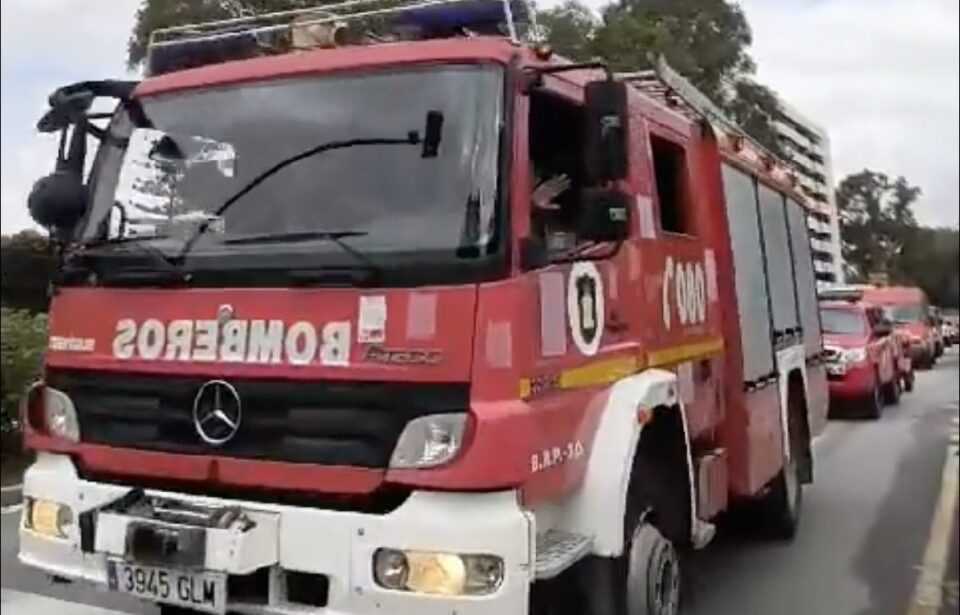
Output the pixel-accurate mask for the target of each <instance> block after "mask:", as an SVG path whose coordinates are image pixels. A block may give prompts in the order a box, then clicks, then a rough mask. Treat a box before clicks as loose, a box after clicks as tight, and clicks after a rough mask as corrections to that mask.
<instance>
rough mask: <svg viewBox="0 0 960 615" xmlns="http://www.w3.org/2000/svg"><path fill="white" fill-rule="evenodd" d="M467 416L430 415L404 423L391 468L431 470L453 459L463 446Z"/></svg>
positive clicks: (460, 414) (461, 413)
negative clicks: (405, 424) (404, 426)
mask: <svg viewBox="0 0 960 615" xmlns="http://www.w3.org/2000/svg"><path fill="white" fill-rule="evenodd" d="M466 424H467V414H466V413H464V412H459V413H456V414H431V415H428V416H421V417H419V418H416V419H413V420H412V421H410V422H409V423H407V426H406V428H404V430H403V433H402V434H400V439H399V440H398V441H397V446H396V447H395V448H394V449H393V455H392V456H391V458H390V467H392V468H430V467H433V466H438V465H442V464H444V463H447V462H448V461H450V460H451V459H453V457H454V455H456V454H457V451H459V450H460V445H461V444H462V442H463V431H464V428H465V427H466Z"/></svg>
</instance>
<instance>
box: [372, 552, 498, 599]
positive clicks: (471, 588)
mask: <svg viewBox="0 0 960 615" xmlns="http://www.w3.org/2000/svg"><path fill="white" fill-rule="evenodd" d="M503 570H504V569H503V559H501V558H499V557H496V556H494V555H465V554H457V553H439V552H434V551H405V550H398V549H377V551H376V553H374V556H373V578H374V580H375V581H376V583H377V585H379V586H380V587H383V588H385V589H392V590H395V591H406V592H415V593H420V594H433V595H444V596H482V595H485V594H491V593H493V592H495V591H496V590H497V589H498V588H499V587H500V585H501V584H502V583H503Z"/></svg>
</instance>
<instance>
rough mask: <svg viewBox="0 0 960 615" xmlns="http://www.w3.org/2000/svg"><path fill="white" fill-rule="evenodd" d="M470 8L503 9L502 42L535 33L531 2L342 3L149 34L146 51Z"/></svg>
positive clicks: (346, 0) (347, 0) (356, 0)
mask: <svg viewBox="0 0 960 615" xmlns="http://www.w3.org/2000/svg"><path fill="white" fill-rule="evenodd" d="M471 5H472V7H473V8H474V9H477V8H478V7H480V6H481V5H484V7H485V8H486V9H487V10H488V13H487V17H488V18H489V16H490V15H489V9H490V8H491V7H495V6H496V5H499V6H500V7H502V13H501V14H500V15H498V17H500V18H501V19H502V21H503V26H504V29H505V31H506V32H505V34H506V36H508V37H509V38H510V39H511V40H513V41H515V42H520V40H521V37H520V35H519V34H518V32H519V31H520V30H519V29H518V25H520V23H521V22H524V23H526V24H527V25H528V26H529V27H528V28H527V29H526V35H527V36H531V37H532V36H534V34H533V33H535V32H539V29H538V27H537V24H536V16H535V13H534V10H533V6H532V4H531V2H530V0H412V1H411V0H342V1H341V2H334V3H331V4H317V5H316V6H314V7H306V8H299V9H291V10H286V11H276V12H272V13H262V14H255V15H238V16H236V17H232V18H229V19H220V20H216V21H209V22H203V23H195V24H186V25H181V26H172V27H169V28H158V29H157V30H154V31H153V32H151V33H150V39H149V42H148V51H150V50H152V49H156V48H158V47H164V46H169V45H176V44H178V43H187V42H200V41H206V42H210V41H217V40H224V39H230V38H235V37H239V36H255V37H256V38H257V39H259V40H261V41H269V40H270V39H271V38H275V37H276V36H278V35H279V36H284V35H287V36H288V37H290V36H292V35H293V34H294V32H295V31H296V30H297V29H306V28H310V27H313V26H324V25H327V26H341V25H343V26H346V24H348V23H349V22H355V21H357V20H362V19H369V18H375V17H380V16H397V15H399V14H403V13H409V12H413V11H417V10H421V9H426V8H428V7H442V6H448V7H449V6H460V7H467V6H471ZM435 17H436V15H435ZM446 18H447V21H448V22H449V21H450V20H451V16H450V15H449V14H448V15H446Z"/></svg>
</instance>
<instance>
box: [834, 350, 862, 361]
mask: <svg viewBox="0 0 960 615" xmlns="http://www.w3.org/2000/svg"><path fill="white" fill-rule="evenodd" d="M866 360H867V349H866V348H847V349H846V350H844V351H843V352H842V353H840V361H842V362H843V363H860V362H861V361H866Z"/></svg>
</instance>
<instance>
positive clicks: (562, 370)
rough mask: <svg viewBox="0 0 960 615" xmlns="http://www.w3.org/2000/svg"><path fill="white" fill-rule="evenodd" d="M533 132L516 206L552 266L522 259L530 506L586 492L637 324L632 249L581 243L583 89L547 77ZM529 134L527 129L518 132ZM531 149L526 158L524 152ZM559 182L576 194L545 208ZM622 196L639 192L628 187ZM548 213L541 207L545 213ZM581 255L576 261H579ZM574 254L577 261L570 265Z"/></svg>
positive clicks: (532, 106)
mask: <svg viewBox="0 0 960 615" xmlns="http://www.w3.org/2000/svg"><path fill="white" fill-rule="evenodd" d="M526 103H527V104H526V113H527V116H526V117H525V118H524V117H518V118H517V124H518V126H519V128H518V130H519V131H525V132H526V139H527V143H526V144H522V143H521V146H520V147H521V148H523V149H520V151H518V152H517V154H518V156H517V158H516V159H515V164H516V171H515V172H517V173H519V176H520V181H519V182H517V183H516V184H514V185H515V186H522V187H521V188H519V189H518V194H519V195H520V196H519V197H517V198H521V199H523V201H522V202H519V203H517V202H515V206H516V209H517V210H520V211H523V210H525V211H526V212H527V214H526V215H527V219H525V220H520V224H518V225H517V226H528V227H529V234H528V237H527V238H526V239H525V240H524V242H526V243H527V244H528V245H530V244H531V243H532V242H542V243H543V245H542V246H536V245H534V248H536V249H537V250H541V249H545V253H542V254H540V255H539V257H540V258H542V260H543V261H545V262H534V261H532V260H529V259H526V258H525V255H523V254H521V259H520V260H521V263H520V268H521V271H520V272H519V275H520V276H521V279H522V280H523V284H524V286H525V290H526V293H527V295H526V296H527V297H528V299H529V300H528V301H527V302H526V304H527V305H528V306H529V308H528V313H527V315H526V316H525V319H526V326H525V327H524V330H525V331H526V332H527V333H528V335H527V337H526V340H525V344H524V345H525V347H526V352H527V353H528V356H527V357H526V359H525V360H524V368H523V372H524V374H523V377H522V379H521V397H522V398H523V399H524V400H525V401H526V403H527V405H528V406H529V409H530V417H531V421H532V425H533V429H532V437H533V439H534V441H533V442H532V443H531V444H532V448H533V451H534V452H533V455H532V457H531V460H530V468H531V475H530V479H529V480H528V481H527V483H526V484H525V485H524V490H523V495H524V501H525V502H526V503H527V504H533V503H535V502H537V501H540V500H543V499H552V498H555V497H558V496H559V495H561V494H563V493H565V492H569V491H571V490H573V489H574V488H576V486H577V485H579V483H580V481H581V479H582V477H583V474H584V471H585V469H586V462H587V459H588V458H589V455H590V447H591V445H592V436H593V434H594V432H595V427H596V423H597V420H598V419H599V415H600V412H601V411H602V410H603V408H604V405H605V403H606V402H605V400H606V393H607V389H608V387H609V385H610V383H612V382H613V381H615V380H618V379H619V378H622V377H624V376H627V375H629V374H631V373H633V372H634V371H636V369H637V359H638V356H637V355H638V353H637V352H636V348H635V346H636V342H635V323H636V322H637V321H638V320H639V319H638V320H637V321H631V320H629V319H628V309H627V308H626V306H627V297H626V295H627V293H626V290H627V288H629V281H628V271H627V265H626V263H627V260H628V256H627V254H628V253H629V252H630V249H629V243H630V240H629V239H628V240H627V241H626V242H624V245H623V246H621V249H619V250H611V249H610V248H611V246H609V245H598V246H595V247H593V248H590V247H587V246H585V245H583V244H582V243H581V242H579V241H578V237H577V236H576V231H577V221H578V217H579V213H580V208H581V207H582V206H583V202H582V195H583V189H584V188H587V187H588V185H587V184H588V173H587V169H586V160H585V152H586V144H585V136H586V135H585V129H586V113H585V109H584V107H583V88H582V86H581V85H579V84H578V83H577V82H575V81H573V80H572V79H569V78H567V76H566V75H545V76H544V79H543V84H542V85H541V86H540V87H538V88H536V89H535V90H533V91H532V92H531V93H530V94H529V95H528V97H527V99H526ZM520 124H522V126H520ZM524 145H525V148H524ZM558 177H564V178H566V180H567V182H564V183H567V184H568V185H566V187H565V189H564V190H562V191H561V192H560V193H558V194H555V195H553V196H552V198H551V199H549V201H550V202H549V203H548V205H549V208H547V209H546V211H544V210H543V208H542V207H541V208H538V207H537V204H535V203H534V201H535V198H534V197H535V191H536V188H537V186H538V185H541V184H543V183H544V182H550V181H553V180H555V179H556V178H558ZM621 189H622V190H623V191H625V192H629V191H630V190H631V188H630V186H629V182H624V183H623V185H622V186H621ZM540 204H541V205H542V203H540ZM571 250H573V252H571ZM572 254H576V256H571V255H572Z"/></svg>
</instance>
